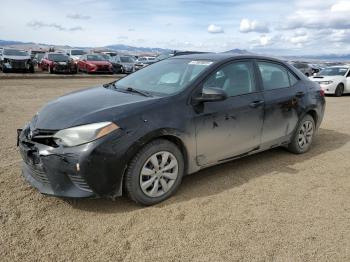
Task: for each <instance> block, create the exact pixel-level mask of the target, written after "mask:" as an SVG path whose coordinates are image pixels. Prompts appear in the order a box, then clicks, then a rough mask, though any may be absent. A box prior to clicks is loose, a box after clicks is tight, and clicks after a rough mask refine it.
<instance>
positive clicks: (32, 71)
mask: <svg viewBox="0 0 350 262" xmlns="http://www.w3.org/2000/svg"><path fill="white" fill-rule="evenodd" d="M29 73H31V74H33V73H34V66H31V67H30V68H29Z"/></svg>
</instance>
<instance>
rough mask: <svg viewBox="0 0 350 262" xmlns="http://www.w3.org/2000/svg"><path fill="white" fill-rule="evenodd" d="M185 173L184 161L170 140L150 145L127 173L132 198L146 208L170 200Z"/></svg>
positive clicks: (132, 163)
mask: <svg viewBox="0 0 350 262" xmlns="http://www.w3.org/2000/svg"><path fill="white" fill-rule="evenodd" d="M183 174H184V159H183V155H182V153H181V151H180V150H179V149H178V147H177V146H176V145H175V144H173V143H171V142H169V141H168V140H163V139H159V140H155V141H153V142H151V143H149V144H148V145H146V146H145V147H144V148H143V149H141V150H140V152H139V153H138V154H137V155H136V156H135V157H134V158H133V160H132V161H131V163H130V165H129V167H128V169H127V171H126V174H125V179H124V181H125V184H124V185H125V189H126V192H127V194H128V196H129V197H130V198H131V199H132V200H133V201H135V202H136V203H140V204H143V205H154V204H157V203H159V202H161V201H163V200H165V199H167V198H168V197H170V196H171V195H172V194H173V193H174V192H175V191H176V189H177V188H178V187H179V185H180V183H181V180H182V177H183Z"/></svg>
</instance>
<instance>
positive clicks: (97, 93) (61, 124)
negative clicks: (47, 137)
mask: <svg viewBox="0 0 350 262" xmlns="http://www.w3.org/2000/svg"><path fill="white" fill-rule="evenodd" d="M156 99H157V97H144V96H141V95H138V94H134V93H123V92H119V91H116V90H113V89H107V88H103V87H95V88H90V89H85V90H82V91H77V92H74V93H70V94H67V95H64V96H62V97H59V98H58V99H55V100H53V101H51V102H49V103H48V104H46V105H45V106H44V107H43V108H42V109H41V110H40V111H39V112H38V113H37V114H36V115H35V116H34V118H33V120H32V122H31V129H46V130H60V129H64V128H68V127H73V126H78V125H83V124H89V123H95V122H104V121H111V122H116V121H117V120H118V119H119V118H121V117H125V114H126V113H128V112H130V111H131V110H135V109H140V108H143V106H144V105H145V104H147V103H152V102H153V101H154V100H156Z"/></svg>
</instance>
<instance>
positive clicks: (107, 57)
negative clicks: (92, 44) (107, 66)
mask: <svg viewBox="0 0 350 262" xmlns="http://www.w3.org/2000/svg"><path fill="white" fill-rule="evenodd" d="M100 56H101V57H103V58H104V59H105V60H106V61H109V60H110V59H111V57H110V56H109V55H106V54H100Z"/></svg>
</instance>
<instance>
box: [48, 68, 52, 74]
mask: <svg viewBox="0 0 350 262" xmlns="http://www.w3.org/2000/svg"><path fill="white" fill-rule="evenodd" d="M47 71H48V72H49V74H53V69H51V66H47Z"/></svg>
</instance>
